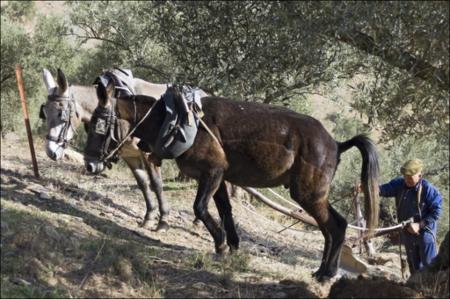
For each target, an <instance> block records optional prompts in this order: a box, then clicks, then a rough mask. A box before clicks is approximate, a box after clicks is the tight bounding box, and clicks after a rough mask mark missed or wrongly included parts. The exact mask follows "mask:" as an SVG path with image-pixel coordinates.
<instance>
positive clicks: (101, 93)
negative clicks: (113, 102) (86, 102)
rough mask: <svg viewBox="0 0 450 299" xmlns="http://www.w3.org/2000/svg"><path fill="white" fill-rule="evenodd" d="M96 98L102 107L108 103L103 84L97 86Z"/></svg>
mask: <svg viewBox="0 0 450 299" xmlns="http://www.w3.org/2000/svg"><path fill="white" fill-rule="evenodd" d="M96 91H97V98H98V101H99V102H100V104H102V105H103V106H104V105H106V102H107V101H108V92H107V91H106V87H105V85H103V84H98V85H97V88H96Z"/></svg>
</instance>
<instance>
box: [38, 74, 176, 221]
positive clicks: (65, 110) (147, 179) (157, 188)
mask: <svg viewBox="0 0 450 299" xmlns="http://www.w3.org/2000/svg"><path fill="white" fill-rule="evenodd" d="M57 72H58V74H57V81H56V82H55V80H54V79H53V76H52V74H51V73H50V72H49V71H48V70H47V69H44V70H43V79H44V83H45V86H46V87H47V91H48V97H47V102H46V103H45V104H43V105H42V106H41V112H40V117H41V118H43V119H45V120H46V123H47V128H48V132H47V136H46V144H45V151H46V153H47V156H48V157H49V158H51V159H52V160H55V161H57V160H60V159H62V157H63V156H64V148H65V146H66V144H67V143H68V142H69V141H70V140H71V139H72V138H73V136H74V134H75V133H76V131H77V129H78V128H79V126H80V125H81V123H83V124H84V127H85V130H86V131H87V130H88V126H89V124H90V121H91V117H92V113H93V112H94V110H95V108H96V107H97V103H98V99H97V96H96V93H95V88H94V86H80V85H71V86H69V85H68V82H67V80H66V77H65V75H64V73H63V71H62V70H60V69H58V71H57ZM134 83H135V88H136V92H138V93H141V94H145V95H149V96H155V97H159V96H160V95H161V94H163V93H164V92H165V90H166V85H164V84H153V83H150V82H146V81H144V80H142V79H139V78H134ZM122 128H123V129H125V128H126V126H125V125H124V126H122ZM124 133H126V132H124ZM136 144H137V139H136V138H134V139H130V140H129V141H127V142H125V145H124V146H123V147H122V149H121V152H120V154H119V155H120V157H121V158H122V159H123V160H124V161H125V162H126V163H127V165H128V166H129V167H130V169H131V172H132V173H133V175H134V177H135V179H136V181H137V183H138V186H139V188H140V189H141V191H142V193H143V195H144V199H145V204H146V208H147V210H146V212H145V216H144V220H143V221H142V223H141V224H140V225H141V226H142V227H146V226H148V225H149V223H150V222H149V220H150V219H152V217H153V214H154V212H155V210H156V207H155V204H154V202H153V201H152V200H151V195H150V189H152V190H153V191H154V193H155V195H156V198H157V200H158V204H159V213H160V218H159V221H158V225H157V228H156V230H165V229H168V227H169V225H168V223H167V220H166V219H167V217H168V215H169V205H168V203H167V201H166V199H165V198H164V196H163V193H162V177H161V169H160V165H161V160H159V159H158V158H157V157H155V156H154V155H151V154H148V153H144V152H142V151H141V150H139V149H138V147H137V146H136Z"/></svg>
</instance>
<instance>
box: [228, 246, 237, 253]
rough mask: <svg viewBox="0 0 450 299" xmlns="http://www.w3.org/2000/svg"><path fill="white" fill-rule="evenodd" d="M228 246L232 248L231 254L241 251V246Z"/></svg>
mask: <svg viewBox="0 0 450 299" xmlns="http://www.w3.org/2000/svg"><path fill="white" fill-rule="evenodd" d="M228 246H229V247H230V253H231V254H233V253H236V252H238V251H239V246H231V245H228Z"/></svg>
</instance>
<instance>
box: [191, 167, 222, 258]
mask: <svg viewBox="0 0 450 299" xmlns="http://www.w3.org/2000/svg"><path fill="white" fill-rule="evenodd" d="M222 177H223V172H222V171H221V170H211V171H209V172H208V173H204V174H203V175H201V177H200V179H199V180H198V189H197V196H196V197H195V202H194V214H195V217H197V218H198V219H200V220H201V221H202V222H203V223H204V224H205V226H206V228H207V229H208V231H209V233H210V234H211V235H212V237H213V239H214V243H215V246H216V253H218V254H222V253H223V252H224V250H225V249H226V244H225V232H224V230H223V228H222V227H221V226H220V225H219V224H218V223H217V221H215V220H214V218H213V217H211V214H209V212H208V202H209V200H210V199H211V197H212V196H213V195H214V194H215V193H216V191H217V189H218V188H219V186H220V183H221V182H222Z"/></svg>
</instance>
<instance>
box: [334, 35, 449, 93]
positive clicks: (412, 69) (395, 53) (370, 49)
mask: <svg viewBox="0 0 450 299" xmlns="http://www.w3.org/2000/svg"><path fill="white" fill-rule="evenodd" d="M335 38H336V39H337V40H338V41H341V42H344V43H347V44H350V45H352V46H354V47H357V48H358V49H360V50H362V51H365V52H367V53H369V54H372V55H375V56H378V57H381V58H382V59H383V60H384V61H386V62H387V63H389V64H391V65H393V66H396V67H398V68H400V69H403V70H406V71H408V72H409V73H411V74H412V75H413V76H414V77H417V78H420V79H423V80H426V81H428V82H430V83H432V84H434V85H437V87H439V88H440V89H441V90H445V91H448V90H449V76H448V72H446V71H445V70H444V69H442V68H437V67H434V66H432V65H431V64H429V63H428V62H426V61H423V60H421V59H419V58H416V57H415V56H414V55H412V54H410V53H408V52H406V51H403V50H400V49H394V48H389V47H388V48H383V47H382V46H380V45H377V44H376V43H375V41H374V39H373V38H372V37H371V36H369V35H367V34H364V33H362V32H360V31H357V30H352V31H339V32H335Z"/></svg>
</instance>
